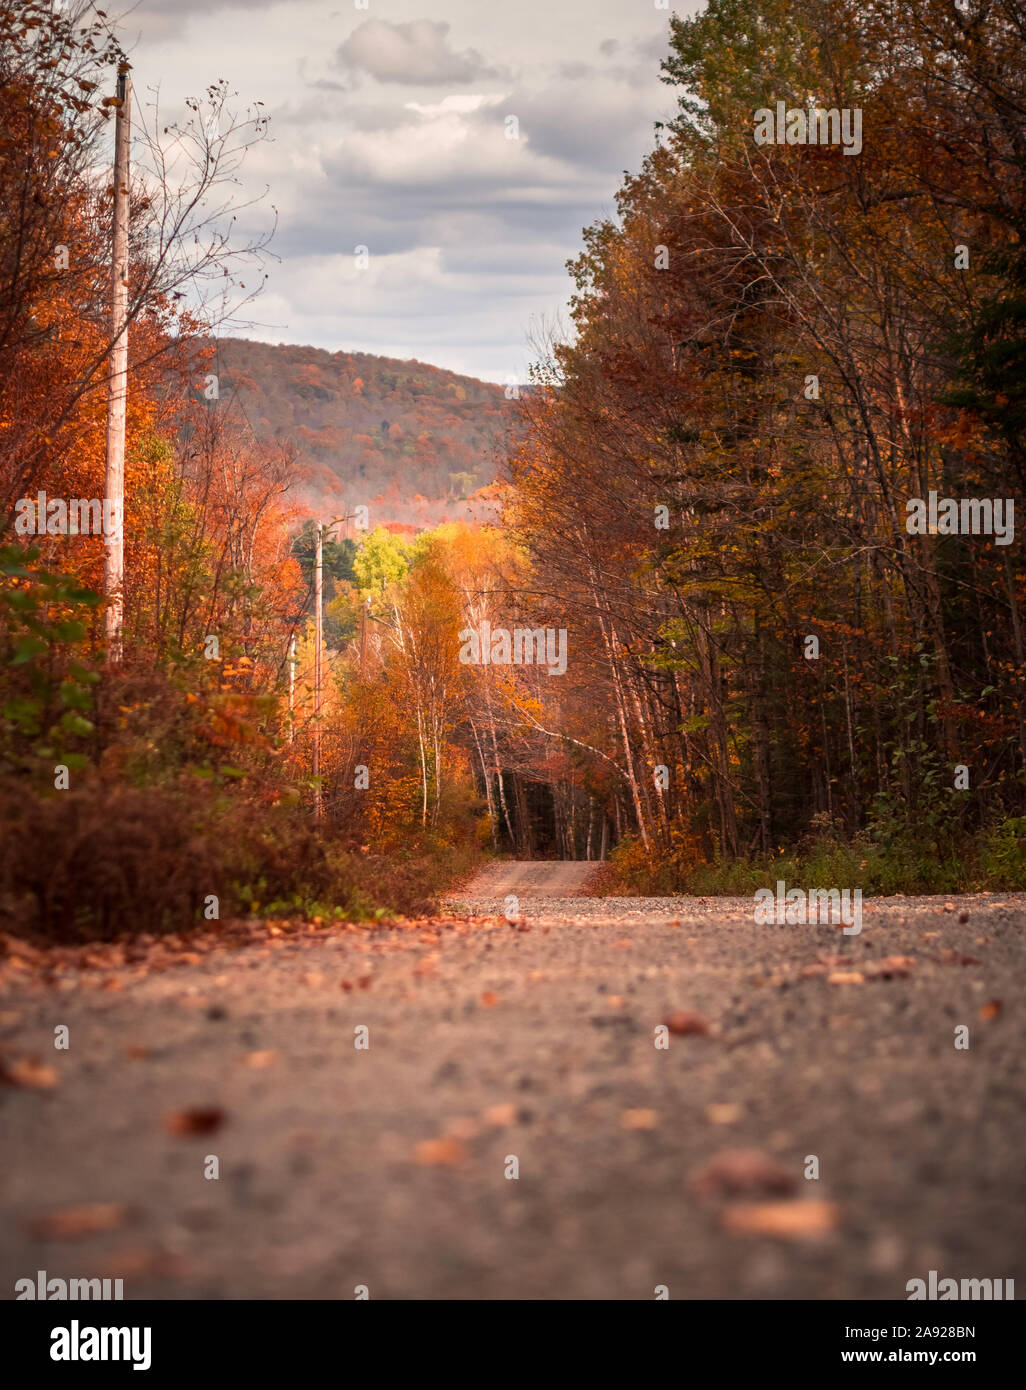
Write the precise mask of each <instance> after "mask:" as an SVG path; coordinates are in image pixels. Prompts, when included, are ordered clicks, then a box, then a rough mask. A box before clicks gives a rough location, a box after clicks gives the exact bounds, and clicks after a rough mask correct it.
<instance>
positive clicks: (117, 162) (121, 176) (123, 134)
mask: <svg viewBox="0 0 1026 1390" xmlns="http://www.w3.org/2000/svg"><path fill="white" fill-rule="evenodd" d="M128 74H129V64H128V63H124V62H123V63H120V64H119V65H118V90H117V95H118V104H117V107H116V110H115V117H114V229H113V238H112V246H111V296H110V333H111V350H110V364H109V369H108V378H107V475H106V480H105V482H104V496H105V498H106V500H107V502H108V504H109V506H110V513H111V523H112V525H111V529H110V532H109V534H107V535H106V536H105V537H104V546H105V548H104V555H103V592H104V594H105V595H106V598H107V601H108V602H107V611H106V613H105V614H104V632H105V635H106V638H107V659H108V661H111V662H115V663H117V662H120V660H121V656H122V643H121V631H122V627H123V626H124V619H125V416H126V410H127V405H128V199H129V183H128V180H129V160H128V156H129V143H130V138H131V131H132V79H131V77H129V75H128Z"/></svg>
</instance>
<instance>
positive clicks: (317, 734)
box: [313, 522, 324, 820]
mask: <svg viewBox="0 0 1026 1390" xmlns="http://www.w3.org/2000/svg"><path fill="white" fill-rule="evenodd" d="M323 571H324V528H323V526H322V525H321V523H320V522H318V523H317V560H316V563H315V565H314V718H313V783H314V817H315V818H316V819H317V820H320V818H321V811H322V806H321V783H320V776H321V641H322V638H323V633H324V614H323V609H322V599H323V592H324V589H323Z"/></svg>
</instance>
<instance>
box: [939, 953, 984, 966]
mask: <svg viewBox="0 0 1026 1390" xmlns="http://www.w3.org/2000/svg"><path fill="white" fill-rule="evenodd" d="M933 959H934V960H935V961H937V963H938V964H939V965H979V964H980V962H979V961H978V960H977V959H976V957H975V956H963V955H962V953H961V951H941V953H940V955H939V956H934V957H933Z"/></svg>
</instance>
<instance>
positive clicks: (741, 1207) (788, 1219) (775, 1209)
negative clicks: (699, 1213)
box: [721, 1200, 840, 1240]
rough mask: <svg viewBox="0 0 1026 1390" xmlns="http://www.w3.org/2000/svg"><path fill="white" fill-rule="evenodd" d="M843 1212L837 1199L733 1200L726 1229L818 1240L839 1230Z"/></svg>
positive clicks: (744, 1233)
mask: <svg viewBox="0 0 1026 1390" xmlns="http://www.w3.org/2000/svg"><path fill="white" fill-rule="evenodd" d="M839 1220H840V1212H839V1210H838V1208H837V1206H836V1204H835V1203H833V1202H824V1201H820V1200H816V1201H809V1202H805V1201H795V1202H731V1203H730V1204H729V1205H728V1206H726V1207H724V1208H723V1212H722V1215H721V1222H722V1225H723V1229H724V1230H726V1231H730V1232H731V1233H732V1234H733V1235H741V1236H776V1237H777V1238H778V1239H779V1240H815V1239H816V1238H817V1237H819V1236H824V1235H827V1234H829V1232H830V1231H833V1230H836V1228H837V1225H838V1222H839Z"/></svg>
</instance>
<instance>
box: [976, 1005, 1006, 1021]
mask: <svg viewBox="0 0 1026 1390" xmlns="http://www.w3.org/2000/svg"><path fill="white" fill-rule="evenodd" d="M1002 1008H1003V1005H1002V1003H1001V1000H1000V999H988V1001H987V1003H986V1004H984V1005H983V1007H982V1008H981V1009H980V1018H981V1019H982V1020H983V1022H984V1023H990V1022H991V1021H992V1020H993V1019H995V1018H1000V1017H1001V1010H1002Z"/></svg>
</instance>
